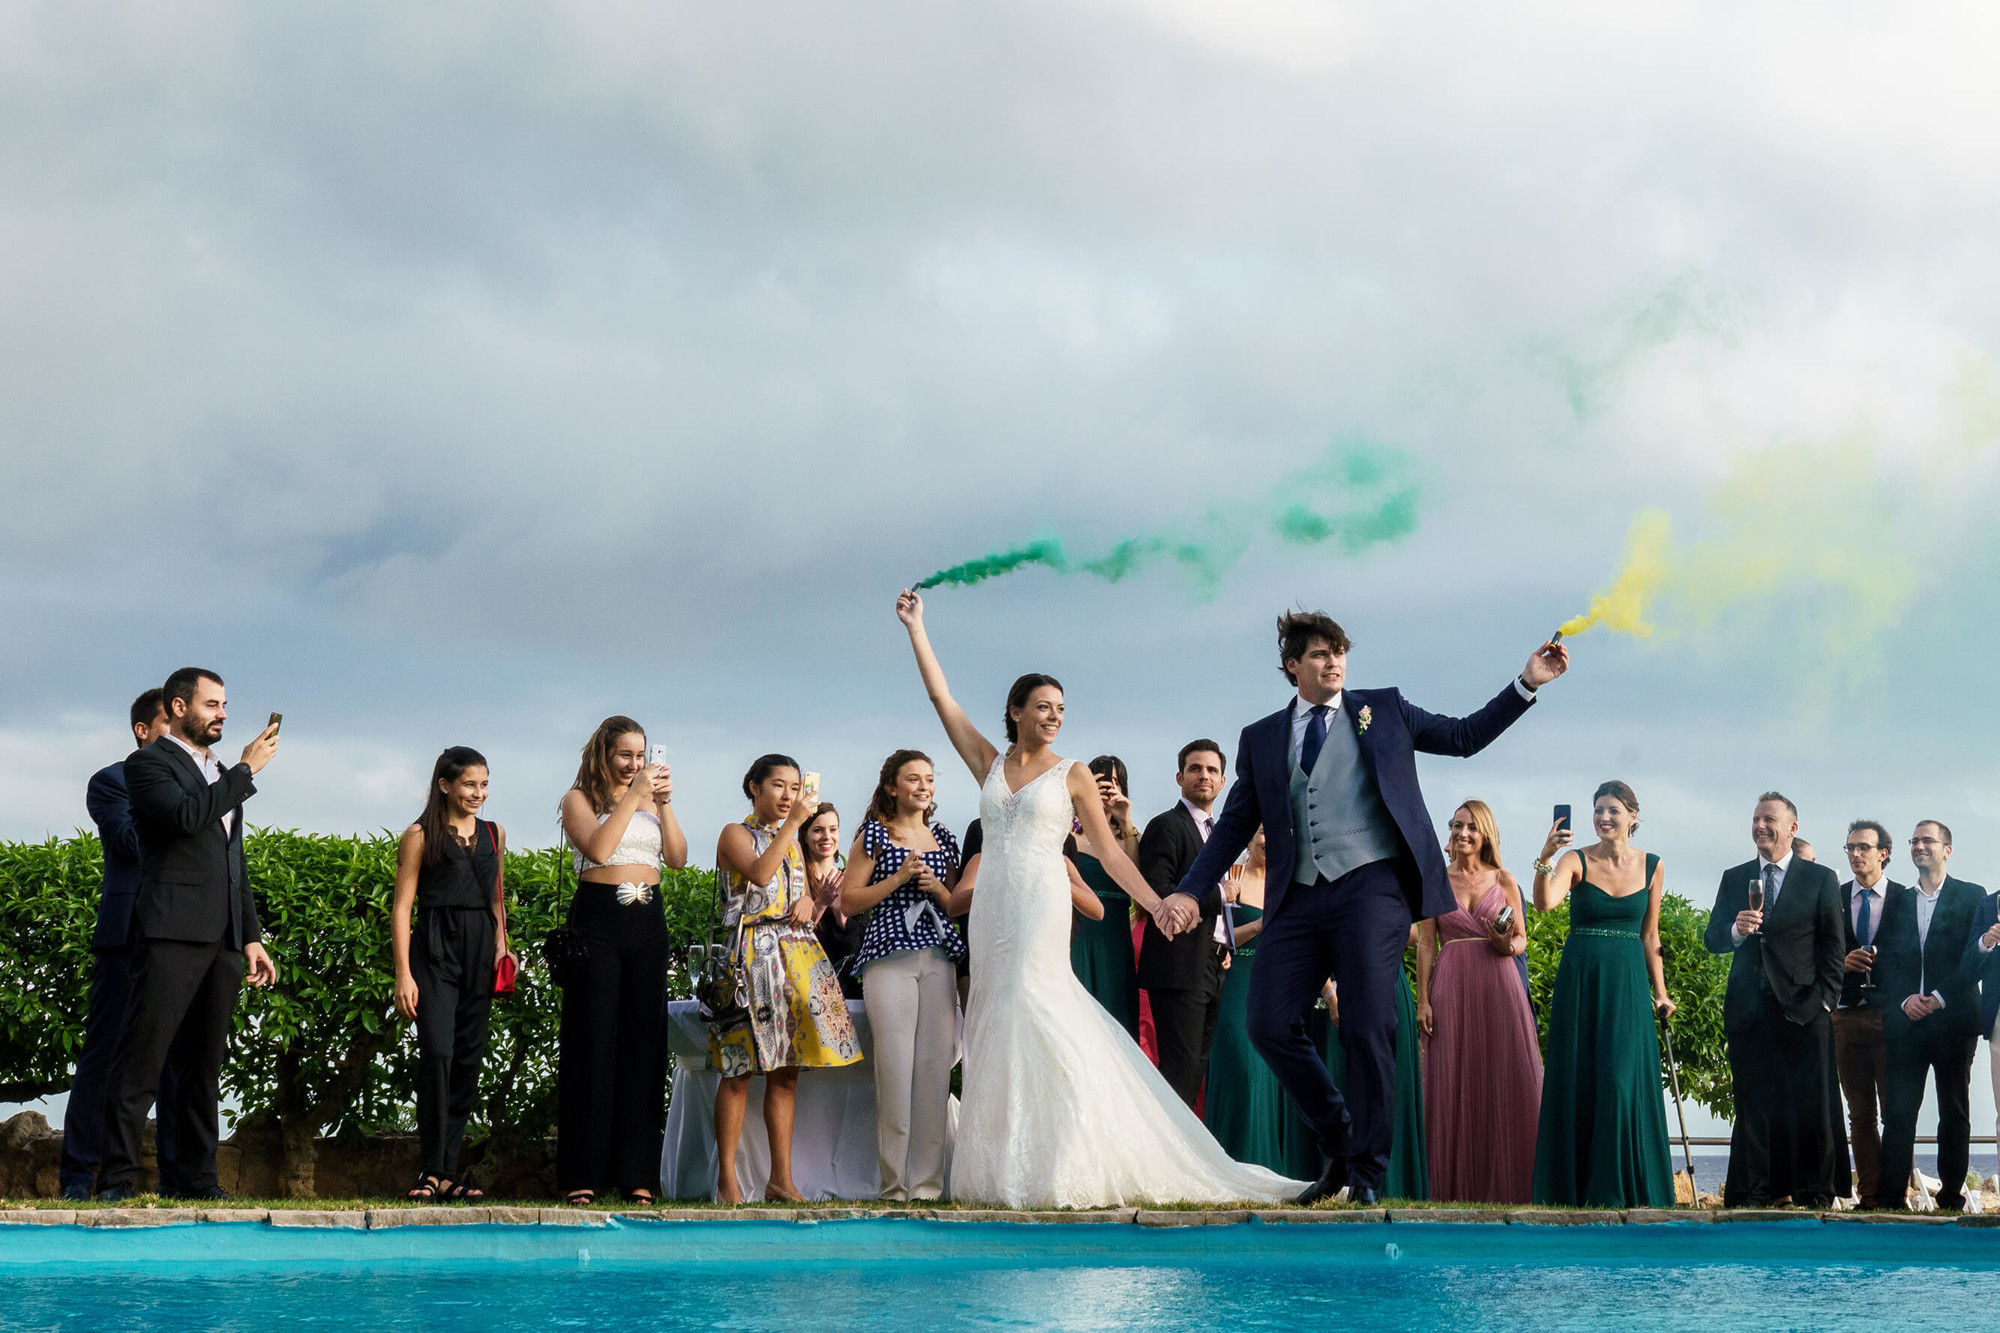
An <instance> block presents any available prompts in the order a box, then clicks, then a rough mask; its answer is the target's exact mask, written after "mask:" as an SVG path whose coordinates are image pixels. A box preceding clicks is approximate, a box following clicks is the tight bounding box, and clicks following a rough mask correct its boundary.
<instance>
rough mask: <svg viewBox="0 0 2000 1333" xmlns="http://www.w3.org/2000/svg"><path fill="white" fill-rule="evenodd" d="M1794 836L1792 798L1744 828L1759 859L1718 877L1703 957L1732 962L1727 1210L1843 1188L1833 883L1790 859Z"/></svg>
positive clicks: (1765, 808) (1840, 964) (1841, 926)
mask: <svg viewBox="0 0 2000 1333" xmlns="http://www.w3.org/2000/svg"><path fill="white" fill-rule="evenodd" d="M1798 828H1799V811H1798V807H1797V806H1795V805H1793V804H1792V802H1791V801H1790V800H1789V799H1787V798H1786V797H1785V796H1783V795H1781V794H1780V793H1778V792H1774V791H1773V792H1765V793H1764V795H1763V796H1761V797H1760V798H1758V801H1757V808H1756V810H1755V811H1754V812H1753V813H1752V814H1751V817H1750V838H1751V841H1753V842H1754V843H1756V845H1757V858H1756V859H1755V860H1753V861H1746V862H1745V863H1744V864H1742V865H1740V866H1737V867H1735V868H1734V869H1731V870H1726V871H1724V872H1723V875H1722V883H1721V885H1720V887H1719V888H1718V889H1717V890H1716V895H1715V909H1714V910H1713V911H1712V912H1710V913H1709V917H1708V933H1707V943H1708V948H1709V952H1711V953H1720V954H1733V955H1734V956H1733V957H1732V958H1731V959H1730V960H1729V985H1728V988H1727V989H1726V990H1725V991H1724V992H1723V997H1722V1028H1723V1032H1724V1033H1725V1035H1726V1036H1727V1038H1728V1042H1729V1073H1730V1079H1731V1082H1732V1083H1733V1084H1734V1088H1735V1094H1736V1121H1735V1124H1734V1125H1733V1126H1732V1127H1731V1130H1730V1136H1729V1175H1728V1178H1727V1179H1726V1180H1725V1181H1724V1183H1723V1187H1722V1202H1723V1204H1724V1206H1725V1207H1730V1208H1768V1207H1770V1206H1772V1205H1773V1204H1774V1203H1776V1202H1777V1201H1778V1200H1780V1199H1783V1198H1787V1197H1789V1198H1790V1199H1791V1200H1792V1201H1793V1202H1794V1203H1796V1204H1799V1205H1800V1206H1801V1207H1806V1208H1826V1207H1830V1206H1831V1205H1832V1203H1833V1200H1834V1198H1835V1197H1836V1196H1840V1195H1845V1194H1846V1193H1847V1189H1848V1182H1849V1179H1850V1173H1849V1171H1848V1166H1847V1152H1846V1148H1847V1135H1846V1133H1845V1132H1844V1131H1843V1130H1842V1128H1841V1117H1840V1088H1839V1084H1838V1081H1837V1080H1836V1079H1835V1077H1834V1053H1833V1020H1832V1013H1833V1009H1834V1006H1835V1005H1837V1004H1839V1003H1840V989H1841V980H1842V978H1843V976H1844V975H1845V967H1846V960H1847V952H1848V951H1847V929H1848V928H1847V926H1846V924H1845V923H1844V922H1843V921H1842V913H1841V907H1842V902H1843V897H1842V894H1841V892H1840V880H1839V877H1838V876H1836V875H1835V874H1834V873H1833V871H1832V870H1831V869H1829V868H1828V867H1826V866H1823V865H1819V864H1817V863H1816V862H1812V861H1806V860H1802V859H1800V858H1799V857H1797V856H1794V855H1793V853H1792V838H1793V836H1794V835H1796V834H1797V832H1798ZM1753 890H1754V891H1755V892H1756V893H1758V894H1760V895H1761V897H1758V898H1755V899H1753V898H1752V892H1753ZM1753 902H1756V903H1761V907H1758V906H1753V905H1752V904H1753Z"/></svg>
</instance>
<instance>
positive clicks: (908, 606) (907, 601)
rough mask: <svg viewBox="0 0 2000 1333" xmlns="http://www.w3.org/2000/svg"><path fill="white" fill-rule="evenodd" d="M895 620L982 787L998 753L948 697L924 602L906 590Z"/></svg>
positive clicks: (927, 688)
mask: <svg viewBox="0 0 2000 1333" xmlns="http://www.w3.org/2000/svg"><path fill="white" fill-rule="evenodd" d="M896 619H898V620H900V621H902V622H903V624H904V626H905V627H907V628H908V629H909V631H910V650H911V651H912V652H914V653H915V654H916V655H917V670H918V672H920V673H921V674H922V675H923V678H924V693H926V694H928V695H930V697H931V706H932V707H933V708H935V709H937V715H938V721H940V722H942V723H944V734H945V735H946V736H948V737H950V738H951V748H952V749H954V750H957V751H958V757H959V758H960V759H963V760H964V761H965V766H966V767H967V768H970V769H971V770H972V780H973V781H974V782H977V783H979V784H980V785H982V786H984V785H985V783H986V779H987V777H988V776H989V775H990V774H991V773H992V772H993V760H994V759H995V758H996V757H997V756H998V755H999V753H1000V751H998V750H996V749H995V748H994V747H993V742H992V741H989V740H987V739H986V738H985V737H984V736H982V735H980V734H979V728H977V727H975V726H973V725H972V719H971V718H969V717H967V716H966V715H965V710H964V709H963V708H960V707H959V706H958V700H956V699H954V698H952V697H951V687H950V686H949V685H946V684H945V681H944V668H943V667H941V666H939V665H938V660H937V654H936V653H934V652H932V651H931V637H930V635H928V634H926V633H924V599H923V598H922V597H919V596H918V595H917V594H916V593H914V592H911V591H910V590H909V589H908V588H905V589H904V590H903V591H902V594H901V595H900V596H898V597H897V598H896ZM1099 817H1100V818H1102V816H1101V815H1100V816H1099Z"/></svg>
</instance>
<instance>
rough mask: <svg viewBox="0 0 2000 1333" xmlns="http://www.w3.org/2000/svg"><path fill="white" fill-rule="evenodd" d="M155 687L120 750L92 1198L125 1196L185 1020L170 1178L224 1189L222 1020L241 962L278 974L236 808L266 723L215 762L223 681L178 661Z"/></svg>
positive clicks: (191, 1187) (258, 765)
mask: <svg viewBox="0 0 2000 1333" xmlns="http://www.w3.org/2000/svg"><path fill="white" fill-rule="evenodd" d="M163 693H164V694H165V696H166V705H167V719H168V731H167V734H166V735H165V736H162V737H161V738H160V739H158V740H156V741H154V742H153V743H152V744H151V745H148V746H146V747H145V748H144V749H141V750H135V751H133V753H132V754H131V756H130V757H129V758H127V759H126V760H125V785H126V788H127V790H128V791H129V792H130V794H131V801H132V821H133V823H134V825H135V826H136V827H137V829H138V833H139V896H138V904H137V908H136V911H135V912H134V915H133V921H132V934H133V947H132V995H131V1001H130V1003H129V1004H128V1005H127V1007H126V1013H125V1032H124V1035H123V1037H122V1038H121V1039H120V1041H119V1043H118V1054H117V1056H116V1058H114V1059H113V1061H112V1065H111V1100H110V1106H109V1108H108V1115H109V1134H110V1144H109V1147H108V1150H107V1151H106V1152H105V1155H104V1168H103V1171H102V1172H101V1173H100V1174H99V1176H98V1182H97V1197H98V1198H99V1199H104V1200H118V1199H127V1198H130V1197H131V1196H132V1191H133V1185H132V1182H133V1178H134V1177H135V1176H136V1175H137V1174H138V1171H139V1154H140V1151H141V1139H142V1137H143V1135H144V1132H145V1127H146V1109H147V1108H148V1107H149V1106H151V1105H152V1104H153V1102H154V1099H155V1096H156V1094H157V1091H158V1086H159V1078H160V1070H161V1067H162V1066H163V1065H164V1064H165V1063H166V1060H167V1051H168V1048H169V1047H170V1046H172V1045H174V1044H175V1040H176V1036H177V1035H178V1034H181V1033H182V1028H183V1025H184V1024H185V1026H186V1028H187V1031H186V1033H185V1035H182V1036H180V1041H181V1042H182V1043H183V1044H184V1048H185V1050H186V1051H187V1061H188V1064H187V1067H186V1069H185V1070H184V1071H183V1077H182V1078H180V1079H179V1080H178V1082H179V1087H178V1089H177V1099H178V1101H179V1103H180V1105H179V1107H178V1108H176V1110H175V1112H174V1114H175V1116H176V1122H175V1132H176V1134H177V1135H178V1136H179V1137H180V1138H181V1140H182V1142H181V1144H180V1145H179V1146H178V1148H177V1151H178V1152H179V1154H180V1157H181V1160H182V1161H185V1162H189V1163H191V1164H192V1165H191V1170H190V1175H191V1178H190V1179H187V1180H183V1181H181V1182H179V1185H180V1187H181V1188H182V1189H183V1190H185V1191H186V1193H187V1195H188V1197H192V1198H220V1197H222V1191H221V1188H220V1187H219V1185H218V1184H217V1182H216V1178H215V1143H216V1138H217V1136H218V1134H219V1132H220V1122H219V1119H218V1115H217V1106H218V1103H219V1102H220V1100H221V1086H220V1083H221V1074H222V1058H223V1054H224V1051H225V1049H226V1047H227V1045H228V1042H229V1024H230V1019H231V1017H232V1015H233V1014H234V1012H235V1008H236V996H237V992H238V991H239V990H240V989H241V988H242V985H243V978H244V973H245V969H246V967H247V969H248V973H249V978H250V984H251V985H253V986H267V985H269V984H271V983H272V982H273V981H275V980H277V976H278V973H277V969H276V968H275V967H274V966H273V965H272V963H271V957H270V955H269V954H267V953H265V952H264V945H263V943H262V934H261V932H260V931H259V929H258V925H257V904H256V903H255V902H254V901H253V900H252V898H251V896H250V876H249V871H248V867H247V866H246V865H245V863H244V859H243V810H242V806H243V802H244V801H245V800H247V799H248V798H249V797H250V796H251V794H252V793H254V792H255V791H256V790H257V787H256V784H255V782H254V781H253V779H254V776H255V775H256V774H257V773H258V772H259V771H260V770H262V769H263V767H264V765H265V764H267V763H269V762H270V761H271V756H272V755H273V754H275V753H276V752H277V749H278V729H277V727H276V726H275V725H272V726H269V727H266V728H265V729H264V730H263V731H261V732H259V733H258V735H257V739H255V740H253V741H251V742H250V744H249V745H247V746H245V747H244V750H243V759H242V762H240V763H238V764H236V765H235V766H234V767H231V768H224V767H223V766H222V762H221V760H219V759H218V758H216V756H215V754H214V753H213V752H212V751H211V750H210V748H209V747H210V746H212V745H214V744H215V743H216V742H217V741H219V740H221V739H222V724H223V722H224V721H225V720H226V719H227V717H228V711H227V701H226V700H225V698H224V696H223V687H222V678H221V677H220V676H218V675H216V674H215V673H214V672H213V671H204V670H202V669H201V668H199V667H182V668H181V669H180V670H179V671H176V672H174V674H173V675H171V676H169V677H167V683H166V686H165V688H164V690H163ZM162 1118H165V1117H164V1116H163V1117H162Z"/></svg>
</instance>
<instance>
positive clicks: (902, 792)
mask: <svg viewBox="0 0 2000 1333" xmlns="http://www.w3.org/2000/svg"><path fill="white" fill-rule="evenodd" d="M936 783H937V775H936V774H935V773H934V772H933V771H932V769H931V761H930V758H929V756H927V755H924V754H922V753H920V752H918V751H916V750H898V751H896V752H895V753H894V754H892V755H890V756H889V758H888V760H887V761H886V762H885V763H884V764H883V765H882V774H881V777H880V778H879V779H878V780H877V781H876V783H875V794H874V796H872V797H871V798H870V799H869V802H868V817H867V819H866V820H865V821H863V823H862V825H861V832H860V834H859V835H857V836H856V838H855V839H854V846H853V849H852V850H851V851H849V852H848V855H847V873H846V874H845V875H844V876H843V877H842V879H841V892H840V908H841V910H842V911H843V912H846V913H848V914H849V915H853V914H856V913H859V912H863V911H866V912H868V913H869V917H868V933H867V934H866V935H865V936H863V937H862V941H861V948H860V950H859V951H858V952H857V953H856V954H855V955H854V962H853V964H852V967H853V970H854V973H855V975H857V976H859V977H860V978H861V996H862V1000H863V1002H864V1003H865V1004H866V1006H867V1010H868V1026H869V1028H870V1029H871V1030H872V1032H873V1033H874V1051H873V1059H874V1062H875V1137H876V1146H877V1148H878V1150H879V1152H880V1154H881V1159H882V1193H881V1197H882V1198H884V1199H935V1198H938V1197H940V1196H941V1195H942V1194H943V1193H944V1157H945V1127H946V1123H947V1116H948V1112H949V1108H950V1104H951V1067H952V1064H953V1063H954V1059H955V1052H954V1050H953V1047H954V1045H955V1044H956V1040H957V1034H958V972H957V968H956V964H957V963H958V962H959V960H961V959H963V958H964V957H965V940H964V939H963V938H962V937H961V936H960V935H959V933H958V931H957V929H956V928H954V927H953V926H952V924H951V914H952V890H953V889H955V888H957V887H958V871H959V854H958V842H957V840H956V839H955V838H953V837H952V835H951V831H950V830H949V829H947V828H945V826H944V825H942V824H937V823H933V822H932V819H933V817H934V816H935V815H936V814H937V807H936V806H935V805H933V804H932V803H931V794H932V792H933V791H934V790H935V788H936ZM960 910H961V911H962V910H963V908H962V907H961V908H960Z"/></svg>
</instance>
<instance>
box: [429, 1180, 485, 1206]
mask: <svg viewBox="0 0 2000 1333" xmlns="http://www.w3.org/2000/svg"><path fill="white" fill-rule="evenodd" d="M438 1198H440V1199H442V1200H444V1201H445V1202H446V1203H485V1202H486V1191H485V1190H476V1189H473V1188H472V1187H471V1186H469V1185H463V1184H460V1183H459V1182H458V1181H456V1180H441V1181H439V1182H438Z"/></svg>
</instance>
